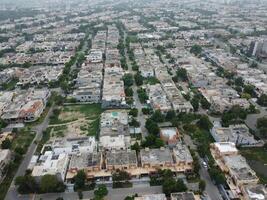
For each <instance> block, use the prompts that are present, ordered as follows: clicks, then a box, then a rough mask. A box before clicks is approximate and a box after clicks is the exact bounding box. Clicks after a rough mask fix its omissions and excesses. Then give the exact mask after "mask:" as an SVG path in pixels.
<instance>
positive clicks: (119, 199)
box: [16, 185, 162, 200]
mask: <svg viewBox="0 0 267 200" xmlns="http://www.w3.org/2000/svg"><path fill="white" fill-rule="evenodd" d="M136 193H137V194H139V195H143V194H158V193H162V187H161V186H153V187H150V186H146V185H140V186H136V187H132V188H124V189H112V188H109V192H108V195H107V199H108V200H123V199H124V198H125V197H126V196H132V195H135V194H136ZM58 197H63V199H64V200H76V199H78V195H77V193H76V192H65V193H50V194H41V195H31V196H29V195H23V196H20V197H18V198H16V199H17V200H30V199H31V200H39V199H44V200H55V199H57V198H58ZM93 197H94V193H93V191H86V192H83V199H91V198H93Z"/></svg>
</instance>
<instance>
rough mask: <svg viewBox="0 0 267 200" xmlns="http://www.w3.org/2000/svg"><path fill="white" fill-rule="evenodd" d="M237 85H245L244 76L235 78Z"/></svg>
mask: <svg viewBox="0 0 267 200" xmlns="http://www.w3.org/2000/svg"><path fill="white" fill-rule="evenodd" d="M235 85H236V86H240V87H243V85H244V80H243V78H242V77H238V78H236V79H235Z"/></svg>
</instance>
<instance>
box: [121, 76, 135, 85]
mask: <svg viewBox="0 0 267 200" xmlns="http://www.w3.org/2000/svg"><path fill="white" fill-rule="evenodd" d="M122 79H123V82H124V85H125V86H126V87H130V86H132V85H133V83H134V80H133V75H132V74H125V75H124V76H123V78H122Z"/></svg>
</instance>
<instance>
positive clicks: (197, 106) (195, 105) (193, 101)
mask: <svg viewBox="0 0 267 200" xmlns="http://www.w3.org/2000/svg"><path fill="white" fill-rule="evenodd" d="M190 103H191V104H192V106H193V108H194V111H195V112H196V111H198V108H199V99H198V97H197V96H196V95H195V96H194V97H193V99H192V100H191V101H190Z"/></svg>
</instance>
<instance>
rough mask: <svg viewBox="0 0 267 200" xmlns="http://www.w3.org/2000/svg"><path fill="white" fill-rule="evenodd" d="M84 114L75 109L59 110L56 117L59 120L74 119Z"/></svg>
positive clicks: (82, 116)
mask: <svg viewBox="0 0 267 200" xmlns="http://www.w3.org/2000/svg"><path fill="white" fill-rule="evenodd" d="M84 117H85V116H84V115H83V114H82V113H80V112H77V111H73V112H64V111H63V112H61V113H60V114H59V116H58V119H59V120H61V121H75V120H77V119H79V118H84Z"/></svg>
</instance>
